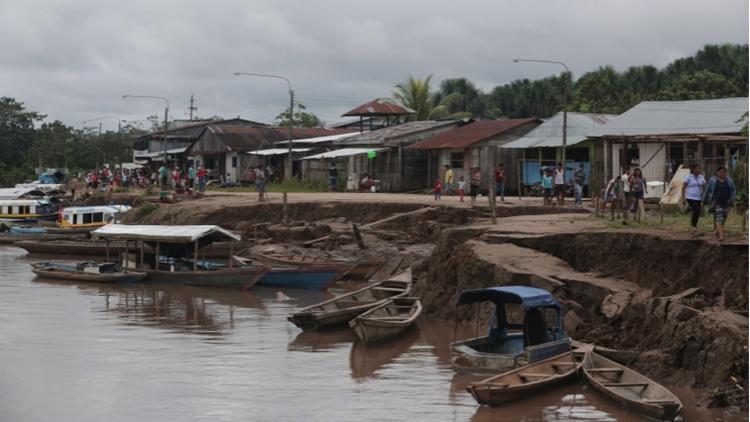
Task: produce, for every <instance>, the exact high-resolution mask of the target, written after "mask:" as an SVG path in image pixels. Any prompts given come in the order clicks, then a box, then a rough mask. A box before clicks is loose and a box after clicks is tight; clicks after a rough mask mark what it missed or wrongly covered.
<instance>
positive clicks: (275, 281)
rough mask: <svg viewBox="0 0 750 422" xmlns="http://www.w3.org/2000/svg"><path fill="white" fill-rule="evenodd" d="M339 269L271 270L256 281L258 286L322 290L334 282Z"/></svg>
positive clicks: (337, 276)
mask: <svg viewBox="0 0 750 422" xmlns="http://www.w3.org/2000/svg"><path fill="white" fill-rule="evenodd" d="M340 274H341V269H340V268H337V267H334V268H316V269H312V268H271V269H270V270H269V271H268V272H267V273H266V274H265V275H264V276H263V277H262V278H261V279H260V281H258V285H259V286H269V287H281V288H285V287H286V288H301V289H318V290H322V289H325V288H327V287H328V286H330V285H331V284H333V283H334V282H336V280H338V278H339V275H340Z"/></svg>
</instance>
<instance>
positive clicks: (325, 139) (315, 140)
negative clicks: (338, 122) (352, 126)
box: [277, 132, 359, 145]
mask: <svg viewBox="0 0 750 422" xmlns="http://www.w3.org/2000/svg"><path fill="white" fill-rule="evenodd" d="M355 135H359V132H350V133H340V134H338V135H326V136H316V137H314V138H303V139H295V140H293V141H292V143H293V144H319V143H322V142H331V141H335V140H337V139H344V138H348V137H350V136H355ZM287 142H288V141H286V140H283V141H279V142H277V144H279V145H285V144H286V143H287Z"/></svg>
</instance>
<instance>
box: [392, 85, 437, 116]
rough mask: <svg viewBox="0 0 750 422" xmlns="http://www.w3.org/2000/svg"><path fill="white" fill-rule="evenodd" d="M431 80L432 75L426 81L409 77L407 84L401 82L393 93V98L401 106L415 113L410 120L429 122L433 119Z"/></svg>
mask: <svg viewBox="0 0 750 422" xmlns="http://www.w3.org/2000/svg"><path fill="white" fill-rule="evenodd" d="M431 80H432V75H428V76H427V77H426V78H424V79H418V78H415V77H413V76H412V75H409V79H407V81H406V82H401V83H399V84H397V85H396V86H395V88H396V90H395V91H393V97H394V98H395V99H396V100H398V102H400V103H401V105H403V106H404V107H407V108H410V109H412V110H414V112H415V113H414V114H412V115H410V116H409V120H412V121H414V120H429V119H430V118H431V117H432V111H433V107H432V102H431V98H430V97H431V89H430V81H431Z"/></svg>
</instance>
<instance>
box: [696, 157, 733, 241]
mask: <svg viewBox="0 0 750 422" xmlns="http://www.w3.org/2000/svg"><path fill="white" fill-rule="evenodd" d="M736 195H737V187H736V186H735V184H734V181H733V180H732V178H731V177H729V176H728V175H727V168H726V167H723V166H722V167H719V169H718V170H716V175H715V176H713V177H711V180H709V181H708V188H707V189H706V193H705V194H704V195H703V203H704V204H708V212H710V213H713V215H714V230H715V232H714V234H715V235H716V238H717V239H718V240H719V242H723V241H724V222H725V221H726V220H727V216H728V215H729V209H730V208H731V207H732V206H733V205H734V198H735V196H736Z"/></svg>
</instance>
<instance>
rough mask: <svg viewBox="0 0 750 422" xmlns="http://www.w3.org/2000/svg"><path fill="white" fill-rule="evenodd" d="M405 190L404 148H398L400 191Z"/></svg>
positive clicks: (400, 146) (401, 146)
mask: <svg viewBox="0 0 750 422" xmlns="http://www.w3.org/2000/svg"><path fill="white" fill-rule="evenodd" d="M403 190H404V146H403V145H399V146H398V191H399V192H403Z"/></svg>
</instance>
